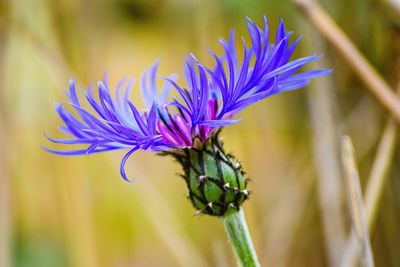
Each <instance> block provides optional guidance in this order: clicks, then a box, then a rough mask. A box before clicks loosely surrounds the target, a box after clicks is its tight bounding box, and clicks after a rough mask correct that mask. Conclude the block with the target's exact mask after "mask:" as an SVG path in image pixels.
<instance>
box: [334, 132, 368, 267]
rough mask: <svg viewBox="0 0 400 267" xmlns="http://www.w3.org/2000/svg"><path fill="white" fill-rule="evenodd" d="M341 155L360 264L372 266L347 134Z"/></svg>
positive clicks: (364, 216)
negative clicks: (359, 250) (358, 247)
mask: <svg viewBox="0 0 400 267" xmlns="http://www.w3.org/2000/svg"><path fill="white" fill-rule="evenodd" d="M341 156H342V157H341V158H342V165H343V170H344V180H345V186H346V192H347V196H348V201H349V208H350V214H351V218H352V222H353V230H354V233H355V234H356V236H357V238H358V241H359V243H360V246H361V248H362V249H361V252H362V253H361V255H362V256H361V264H362V266H363V267H374V266H375V264H374V259H373V255H372V249H371V242H370V239H369V233H368V226H367V218H366V214H365V208H364V203H363V199H362V194H361V186H360V180H359V175H358V170H357V168H356V163H355V159H354V150H353V145H352V142H351V139H350V137H348V136H343V137H342V138H341Z"/></svg>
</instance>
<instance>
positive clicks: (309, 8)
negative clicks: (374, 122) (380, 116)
mask: <svg viewBox="0 0 400 267" xmlns="http://www.w3.org/2000/svg"><path fill="white" fill-rule="evenodd" d="M293 1H294V2H295V3H296V4H297V5H298V6H299V7H300V8H302V9H303V10H304V12H305V14H306V15H307V17H308V18H309V19H310V21H311V22H312V23H313V25H314V26H315V28H316V29H318V30H319V31H320V33H321V34H322V35H323V36H324V37H325V38H326V39H327V40H328V41H329V43H330V44H331V45H333V46H334V47H335V48H336V49H337V50H338V51H339V52H340V53H341V54H342V56H343V58H344V59H345V60H346V61H347V63H348V64H349V66H350V67H351V68H352V69H353V71H354V72H355V73H356V74H357V75H358V77H359V78H360V79H361V81H363V82H364V84H365V86H366V88H368V89H369V90H370V92H371V93H372V94H373V95H374V96H375V97H376V99H377V100H378V101H379V102H380V103H381V104H382V106H384V107H385V108H386V109H387V110H388V111H389V112H390V113H391V114H392V116H393V118H395V119H396V121H397V122H398V123H400V97H399V96H398V95H397V94H396V93H394V91H393V90H392V89H391V88H390V86H389V85H388V84H387V83H386V81H385V80H384V79H383V78H382V77H381V76H380V75H379V74H378V72H377V71H376V70H375V68H374V67H373V66H372V65H371V64H370V63H369V62H368V60H367V59H366V58H365V57H364V56H363V55H362V54H361V52H360V51H359V50H358V49H357V47H356V46H355V45H354V44H353V43H352V42H351V40H350V39H349V37H348V36H347V35H346V34H345V33H344V32H343V31H342V30H341V28H340V27H339V26H338V25H337V24H336V23H335V22H334V21H333V19H332V18H331V17H330V16H329V15H328V14H327V13H326V12H325V11H324V10H323V9H322V7H320V6H319V5H318V3H316V1H313V0H293Z"/></svg>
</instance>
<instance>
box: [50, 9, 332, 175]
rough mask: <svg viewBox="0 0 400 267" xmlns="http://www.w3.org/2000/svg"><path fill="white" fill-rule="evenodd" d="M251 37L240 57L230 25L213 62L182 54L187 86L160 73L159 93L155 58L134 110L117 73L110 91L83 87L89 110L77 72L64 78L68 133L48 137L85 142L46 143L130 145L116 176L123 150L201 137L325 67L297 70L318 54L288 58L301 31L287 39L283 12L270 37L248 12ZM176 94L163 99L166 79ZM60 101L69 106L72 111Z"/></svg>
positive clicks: (159, 148) (177, 145) (181, 144)
mask: <svg viewBox="0 0 400 267" xmlns="http://www.w3.org/2000/svg"><path fill="white" fill-rule="evenodd" d="M247 28H248V32H249V35H250V39H251V45H248V44H246V41H245V39H244V38H243V39H242V41H243V48H242V49H243V60H242V61H241V62H239V60H238V51H237V50H236V46H235V35H234V32H233V31H232V32H231V34H230V38H229V41H225V40H221V41H220V42H221V44H222V46H223V49H224V53H223V55H222V56H218V55H217V54H215V53H214V52H212V51H210V53H211V55H212V56H213V57H214V59H215V66H214V67H213V68H207V67H205V66H203V65H202V64H201V63H200V62H199V61H198V60H197V59H196V58H195V57H194V56H193V55H190V56H189V57H188V58H187V59H186V64H185V67H184V76H185V79H186V84H187V89H184V88H183V87H181V86H179V85H178V84H177V83H176V76H175V75H171V76H170V77H165V78H164V79H165V84H164V86H163V88H162V90H161V92H160V93H159V92H158V90H157V86H156V77H157V74H156V73H157V66H158V63H156V64H154V65H153V66H152V67H151V68H150V69H148V70H147V71H146V72H145V74H144V75H143V76H142V79H141V92H142V98H143V102H144V103H145V106H146V108H145V109H143V110H140V111H139V110H138V109H137V108H136V107H135V105H133V104H132V102H131V101H130V100H129V99H130V92H131V89H132V86H133V81H126V80H122V81H121V82H120V83H119V84H118V86H117V89H116V96H115V98H114V99H113V98H112V97H111V92H110V89H109V86H108V82H107V79H104V81H100V82H98V84H97V89H96V92H97V95H96V96H95V94H94V92H93V88H92V86H89V89H88V91H85V90H81V91H82V92H83V94H84V96H85V98H86V102H87V103H88V104H89V105H90V106H91V109H92V111H88V110H87V109H85V108H83V107H82V105H81V102H80V101H79V100H78V96H77V92H76V91H77V90H76V85H75V80H71V81H70V86H69V92H67V93H66V94H67V96H68V98H69V100H70V102H68V103H66V104H64V105H63V104H57V108H56V112H57V113H58V114H59V116H60V118H61V119H62V120H63V122H64V126H61V127H60V130H61V131H62V132H64V133H66V134H68V135H70V136H71V138H69V139H54V138H50V137H47V138H48V139H49V140H50V141H52V142H54V143H61V144H68V145H76V144H80V145H86V147H85V148H84V149H76V150H65V151H63V150H53V149H49V148H44V149H45V150H46V151H49V152H52V153H55V154H60V155H85V154H93V153H97V152H103V151H108V150H115V149H128V150H129V152H128V153H127V154H126V155H125V156H124V158H123V159H122V161H121V166H120V172H121V176H122V177H123V178H124V179H125V180H127V181H130V180H129V179H128V178H127V176H126V174H125V171H124V165H125V162H126V160H127V159H128V158H129V156H130V155H131V154H132V153H133V152H135V151H137V150H139V149H142V150H151V151H154V152H163V151H174V150H180V149H183V148H191V147H195V146H196V142H195V140H196V139H198V140H200V142H203V143H204V142H206V140H207V139H208V138H210V137H211V136H213V135H214V134H216V132H218V130H220V129H221V128H222V127H224V126H227V125H230V124H234V123H237V122H238V121H240V120H238V119H236V120H234V119H232V117H233V116H235V115H236V114H237V113H238V112H239V111H241V110H242V109H244V108H246V107H247V106H249V105H251V104H253V103H256V102H258V101H260V100H262V99H264V98H266V97H268V96H271V95H274V94H277V93H281V92H285V91H289V90H295V89H298V88H302V87H304V86H306V85H308V83H309V81H310V79H311V78H315V77H318V76H321V75H327V74H329V73H330V72H331V71H330V70H325V69H318V70H311V71H306V72H300V73H299V72H297V71H298V70H299V69H300V68H301V67H302V66H304V65H305V64H307V63H309V62H311V61H314V60H316V59H318V58H319V57H318V56H309V57H303V58H299V59H295V60H292V61H290V59H291V57H292V54H293V52H294V50H295V47H296V45H297V44H298V42H299V40H300V39H301V38H298V39H297V40H295V41H294V42H293V43H290V41H289V39H290V35H291V32H286V31H285V28H284V23H283V21H282V20H281V22H280V25H279V27H278V29H277V31H276V37H275V42H271V41H270V39H269V28H268V21H267V18H266V17H265V16H264V28H260V27H259V26H257V25H256V24H255V23H254V22H252V21H251V20H250V19H247ZM172 86H173V87H174V88H175V89H176V91H177V92H178V95H179V97H180V98H179V99H178V98H176V97H175V96H173V99H172V100H169V99H168V96H169V91H170V89H171V87H172ZM65 106H70V107H71V108H72V109H74V111H75V115H73V114H72V113H71V112H69V111H68V110H67V109H66V107H65Z"/></svg>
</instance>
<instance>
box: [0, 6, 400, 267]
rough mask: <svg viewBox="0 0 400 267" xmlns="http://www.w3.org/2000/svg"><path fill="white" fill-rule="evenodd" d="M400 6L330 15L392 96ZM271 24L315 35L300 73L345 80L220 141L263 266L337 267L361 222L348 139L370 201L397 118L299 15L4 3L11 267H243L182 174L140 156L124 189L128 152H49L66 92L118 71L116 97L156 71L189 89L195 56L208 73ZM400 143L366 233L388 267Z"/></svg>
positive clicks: (2, 65)
mask: <svg viewBox="0 0 400 267" xmlns="http://www.w3.org/2000/svg"><path fill="white" fill-rule="evenodd" d="M391 2H393V3H391ZM395 2H396V1H395V0H393V1H384V0H351V1H348V0H337V1H326V3H321V5H322V6H323V8H324V9H325V10H326V11H327V12H328V13H329V14H330V15H331V16H332V17H333V19H334V20H335V21H336V22H337V23H338V25H339V26H341V27H342V29H343V30H344V32H345V33H346V34H347V35H348V36H350V39H351V40H352V42H354V44H355V45H356V46H357V47H358V48H359V49H360V51H361V52H362V53H363V54H364V55H365V56H366V58H367V59H368V60H369V61H370V63H371V64H372V65H373V66H374V67H375V68H376V69H377V70H378V72H379V73H381V74H382V76H383V78H384V79H385V80H386V81H387V82H388V83H389V85H390V86H392V88H395V87H396V86H397V84H398V83H399V82H400V75H399V73H400V72H399V69H400V24H399V17H400V15H399V14H400V13H397V12H398V10H397V11H396V9H395V8H394V5H396V3H395ZM397 4H398V3H397ZM263 14H266V15H267V16H268V18H269V21H270V27H271V29H275V28H276V27H277V25H278V23H279V18H283V19H284V20H285V24H286V27H287V29H289V30H293V32H294V36H295V37H297V36H300V35H302V34H304V38H303V40H302V42H300V45H299V48H298V50H297V52H296V53H297V54H296V55H295V56H296V57H300V56H305V55H309V54H313V53H316V54H319V55H323V59H322V60H321V61H320V62H318V66H320V67H321V66H323V67H328V68H332V69H333V70H334V73H333V75H332V76H331V77H327V78H321V79H318V81H317V80H315V81H313V82H312V84H311V86H309V87H307V88H306V89H302V90H299V91H295V92H290V93H285V94H281V95H278V96H274V97H272V98H269V99H267V100H265V101H263V102H260V103H257V104H256V105H253V106H252V107H250V108H248V109H246V110H245V111H243V112H242V113H241V114H240V117H242V118H243V122H242V123H240V124H238V125H235V126H231V127H228V128H226V129H224V131H223V136H224V140H225V146H226V149H227V150H228V151H232V152H233V153H234V154H235V155H236V156H237V158H239V159H240V160H242V163H243V166H244V168H245V170H246V171H247V173H248V175H249V177H250V178H251V179H252V182H251V184H250V188H251V190H252V195H251V198H250V201H247V202H246V203H245V204H244V210H245V213H246V215H247V219H248V223H249V227H250V230H251V233H252V236H253V239H254V242H255V247H256V250H257V251H258V255H259V257H260V261H261V263H262V265H263V266H274V267H276V266H282V267H283V266H288V267H301V266H307V267H312V266H340V265H339V264H341V262H342V259H343V255H344V251H345V250H346V248H347V245H346V244H347V243H348V240H349V236H351V235H350V232H351V230H350V229H351V227H350V226H351V221H350V216H349V211H348V207H347V203H346V201H347V198H346V193H345V189H344V185H343V184H344V183H343V178H342V171H341V168H340V161H339V136H340V135H342V134H348V135H350V137H351V138H352V140H353V142H354V146H355V152H356V160H357V163H358V167H359V173H360V180H361V185H362V189H363V192H364V191H365V188H366V185H367V182H368V177H369V176H370V173H371V169H372V166H373V165H374V161H375V158H376V154H377V151H378V149H379V144H380V140H381V138H382V135H383V134H384V133H385V129H386V128H385V124H386V121H387V119H388V113H387V111H386V110H384V108H382V105H381V104H380V103H379V102H378V101H377V100H376V99H375V98H374V96H372V95H371V94H370V93H369V92H368V91H367V90H366V87H367V86H366V85H365V84H363V83H362V82H361V81H360V79H359V78H358V77H357V76H356V75H355V74H354V72H353V70H352V69H351V67H350V66H349V64H347V63H346V61H345V60H344V59H343V57H342V56H341V54H340V53H339V52H338V51H337V50H336V49H334V48H333V47H332V46H331V45H330V44H329V43H326V42H325V40H324V38H323V37H321V36H320V35H319V34H318V33H317V31H316V30H315V27H314V25H313V24H312V23H310V21H308V19H307V18H306V17H305V16H304V15H303V14H302V13H301V11H300V10H299V9H298V8H297V7H296V6H295V4H294V3H293V2H291V1H273V0H270V1H250V0H203V1H200V0H100V1H98V0H96V1H95V0H84V1H78V0H36V1H25V0H24V1H17V0H2V1H1V2H0V147H1V151H0V152H1V155H0V267H7V266H29V267H36V266H38V267H46V266H58V267H62V266H84V267H91V266H116V267H119V266H121V267H122V266H222V267H224V266H235V262H234V259H233V256H232V252H231V250H230V247H229V244H228V243H227V241H226V237H225V234H224V229H223V225H222V224H221V222H220V221H219V220H218V219H215V218H208V217H204V216H203V217H202V216H200V217H196V216H194V215H193V214H194V210H193V208H192V207H191V205H190V203H189V201H187V200H186V188H185V184H184V182H183V180H182V179H181V178H179V177H178V176H177V175H176V173H179V172H180V169H179V166H178V165H177V164H176V163H175V162H173V160H172V159H169V158H165V157H158V156H157V155H155V154H153V153H149V152H138V153H136V154H135V155H133V157H131V158H130V159H129V161H128V163H127V167H126V169H127V172H128V176H130V177H134V178H135V179H136V182H134V183H126V182H125V181H124V180H123V179H122V178H121V177H120V176H119V162H120V159H121V158H122V156H123V155H124V152H123V151H119V152H118V151H117V152H109V153H105V154H98V155H93V156H88V157H60V156H55V155H51V154H48V153H46V152H44V151H43V150H42V149H41V148H40V146H41V145H49V146H50V147H53V148H54V146H52V144H49V143H48V142H47V141H46V140H45V137H44V135H43V133H44V132H45V131H46V133H48V134H49V135H50V136H55V137H61V135H60V134H59V133H58V131H57V127H58V125H60V120H59V118H58V117H57V116H56V113H55V112H53V110H54V105H53V102H54V101H57V102H60V101H63V100H66V97H65V96H64V90H65V89H66V88H67V86H68V79H69V78H71V77H76V78H77V80H78V81H79V82H78V83H79V85H80V86H82V87H84V88H86V87H87V86H88V84H89V82H91V81H97V80H101V79H102V77H103V74H104V72H105V71H107V72H108V73H109V77H110V82H111V84H112V85H116V83H117V82H118V81H119V79H121V78H122V77H136V78H138V77H140V74H141V71H142V70H144V69H145V68H147V67H149V66H150V65H151V64H152V63H153V62H154V60H155V59H160V62H161V64H160V73H161V74H164V75H168V74H170V73H174V72H176V73H178V74H181V69H182V65H183V59H184V56H185V55H187V54H188V53H190V52H193V53H194V54H195V55H196V56H197V57H198V58H200V59H201V61H202V62H204V63H205V64H212V62H213V61H212V58H211V56H209V55H208V53H207V48H212V49H214V50H216V51H219V52H221V48H220V47H219V44H218V38H220V37H223V38H227V37H228V34H229V30H230V29H231V28H235V29H236V31H237V34H238V35H242V36H247V32H246V27H245V16H249V17H251V18H252V19H253V20H254V21H256V22H258V23H261V22H262V15H263ZM315 66H316V65H314V67H315ZM181 84H182V83H181ZM134 88H135V90H134V91H135V92H134V94H133V101H134V102H135V103H140V98H139V88H138V85H136V86H135V87H134ZM139 106H140V104H139ZM395 127H396V126H394V129H395ZM392 128H393V127H392ZM396 135H397V134H396V131H395V134H394V135H392V137H393V138H394V139H393V140H394V141H393V142H392V144H391V147H392V150H391V153H390V154H389V157H388V159H387V162H388V164H387V165H388V166H387V168H386V170H385V173H384V178H382V179H384V188H383V189H382V194H381V195H380V197H379V201H378V206H377V208H376V215H375V216H374V218H375V219H373V223H372V224H371V225H370V233H371V242H372V249H373V253H374V257H375V262H376V266H400V242H399V240H400V227H399V223H400V164H399V163H400V149H399V148H400V147H399V143H398V142H397V141H396V140H395V138H396ZM354 266H357V265H354Z"/></svg>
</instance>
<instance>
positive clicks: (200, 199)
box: [172, 135, 249, 216]
mask: <svg viewBox="0 0 400 267" xmlns="http://www.w3.org/2000/svg"><path fill="white" fill-rule="evenodd" d="M172 154H173V156H174V157H175V158H176V159H177V160H178V161H179V162H180V163H181V165H182V167H183V170H184V175H183V178H184V179H185V181H186V185H187V188H188V191H189V199H190V200H191V202H192V204H193V206H194V207H195V209H196V210H197V213H200V214H201V213H202V214H209V215H213V216H226V215H228V214H231V213H232V212H236V211H238V210H239V207H240V206H241V205H242V204H243V202H244V201H245V200H246V199H247V198H248V195H249V192H248V191H247V180H246V179H245V178H244V172H243V171H242V167H241V165H240V163H239V162H238V161H237V160H235V158H234V157H233V156H232V155H230V154H227V153H225V151H224V149H223V147H222V144H221V143H220V142H219V140H218V136H216V135H215V136H213V137H211V138H209V139H208V140H207V141H206V143H204V144H203V143H201V142H198V144H196V145H195V146H194V147H192V148H186V149H183V150H182V151H180V152H179V153H178V152H174V153H172Z"/></svg>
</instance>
